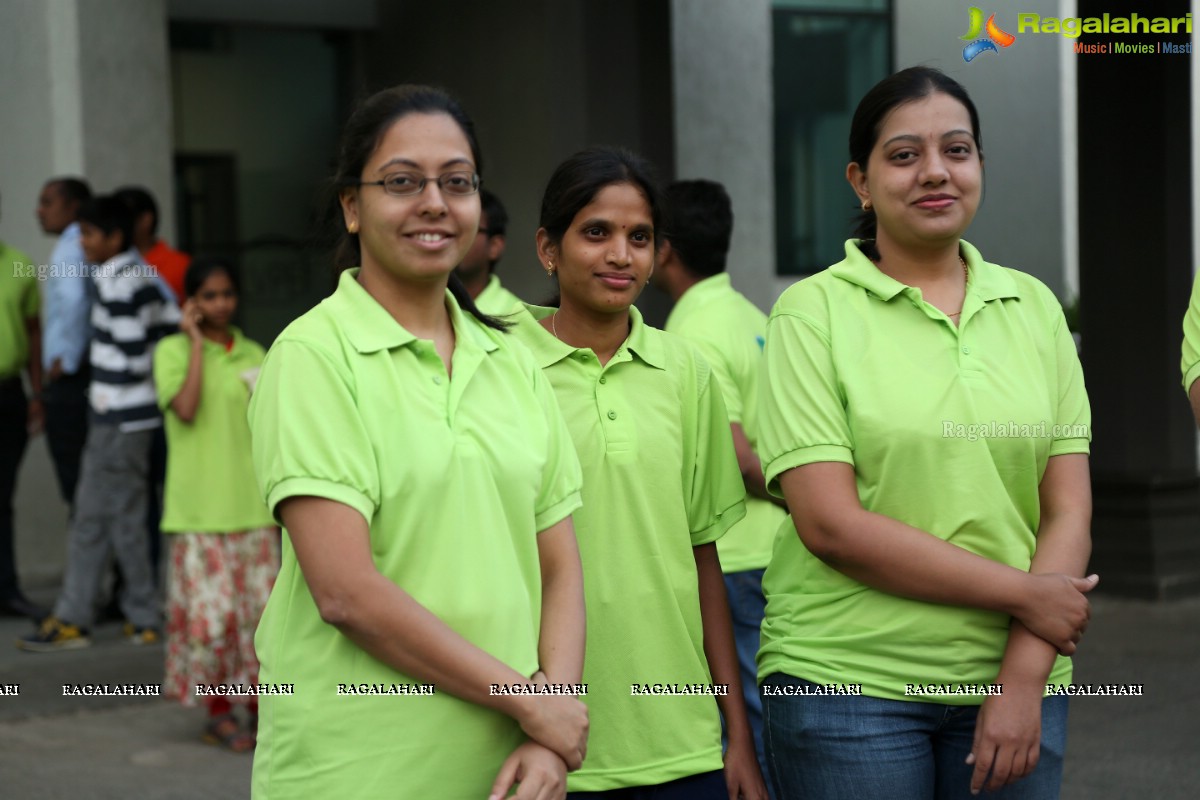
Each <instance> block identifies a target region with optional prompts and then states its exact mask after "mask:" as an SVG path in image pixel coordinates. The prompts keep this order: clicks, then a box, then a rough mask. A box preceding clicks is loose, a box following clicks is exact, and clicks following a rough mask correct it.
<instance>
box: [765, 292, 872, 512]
mask: <svg viewBox="0 0 1200 800" xmlns="http://www.w3.org/2000/svg"><path fill="white" fill-rule="evenodd" d="M763 357H764V359H765V363H764V364H763V372H762V378H761V385H760V389H759V435H758V445H759V453H760V455H761V457H762V462H763V475H764V477H765V478H766V481H767V488H768V489H769V490H770V492H771V493H772V494H773V495H775V496H777V497H782V496H783V495H782V492H781V490H780V488H779V476H780V475H782V474H783V473H784V472H787V471H788V470H789V469H792V468H794V467H799V466H803V465H805V464H813V463H816V462H819V461H840V462H843V463H846V464H851V465H853V464H854V453H853V450H854V444H853V438H852V437H851V433H850V423H849V420H848V419H847V416H846V407H845V403H844V402H843V399H842V396H841V391H840V389H839V388H838V386H839V384H838V376H837V369H836V367H835V366H834V361H833V350H832V347H831V343H830V340H829V335H828V333H827V332H825V331H822V330H821V329H819V328H818V327H817V326H816V324H815V323H814V322H813V321H811V320H809V319H807V318H805V317H802V316H800V315H797V314H792V313H788V312H783V313H780V312H778V311H777V312H776V313H774V314H772V315H771V319H770V320H769V321H768V322H767V342H766V346H765V349H764V356H763Z"/></svg>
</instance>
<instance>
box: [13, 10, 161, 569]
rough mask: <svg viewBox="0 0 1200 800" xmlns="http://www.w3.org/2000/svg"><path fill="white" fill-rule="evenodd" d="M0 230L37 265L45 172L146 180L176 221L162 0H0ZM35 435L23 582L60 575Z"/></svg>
mask: <svg viewBox="0 0 1200 800" xmlns="http://www.w3.org/2000/svg"><path fill="white" fill-rule="evenodd" d="M0 97H3V98H4V106H5V119H4V132H3V134H2V139H0V141H2V142H3V144H2V146H0V238H3V239H4V240H5V241H8V242H11V243H12V244H13V245H15V246H16V247H19V248H21V249H23V250H25V251H27V252H28V253H29V254H30V256H31V257H32V258H33V259H34V260H35V261H37V262H39V263H41V262H44V261H45V260H46V259H47V258H48V257H49V254H50V249H51V247H52V246H53V241H52V240H51V239H50V238H49V237H47V236H45V235H44V234H43V233H42V231H41V229H40V228H39V227H38V224H37V221H36V219H35V218H34V214H33V211H34V207H35V204H36V201H37V195H38V192H39V191H40V190H41V187H42V185H43V183H44V182H45V181H46V179H47V178H49V177H51V176H54V175H63V174H75V175H83V176H84V177H86V178H87V179H88V180H89V181H90V182H91V184H92V187H93V189H94V190H96V191H100V192H107V191H111V190H112V189H114V188H116V187H117V186H118V185H120V184H125V183H137V184H142V185H144V186H146V187H147V188H149V189H150V191H152V192H153V193H154V194H155V196H156V197H157V198H158V200H159V206H160V216H161V218H162V219H161V226H160V233H162V234H163V235H164V236H165V238H167V239H171V237H172V235H173V233H174V231H173V219H174V198H173V194H172V141H171V101H170V62H169V60H168V57H167V22H166V12H165V5H164V2H163V0H106V1H105V2H103V3H98V2H91V1H90V0H48V2H43V0H5V2H4V3H3V4H2V5H0ZM43 441H44V440H43V439H41V438H38V439H34V440H33V441H31V442H30V444H29V447H28V450H27V451H26V457H25V462H24V464H23V467H22V472H21V476H20V478H19V484H18V491H17V508H16V525H17V565H18V569H19V570H20V572H21V575H22V579H23V580H24V581H25V583H26V584H29V583H33V584H35V585H36V584H37V583H39V582H42V581H45V580H51V579H54V578H55V577H57V575H58V574H59V573H60V572H61V568H62V567H61V565H62V558H63V536H64V534H65V526H66V510H65V507H64V506H63V505H62V504H61V503H60V502H59V500H58V490H57V486H56V484H55V482H54V477H53V473H52V470H51V468H50V462H49V457H48V455H47V453H46V448H45V445H44V443H43Z"/></svg>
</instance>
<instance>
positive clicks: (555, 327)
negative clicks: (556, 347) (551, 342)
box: [550, 309, 562, 342]
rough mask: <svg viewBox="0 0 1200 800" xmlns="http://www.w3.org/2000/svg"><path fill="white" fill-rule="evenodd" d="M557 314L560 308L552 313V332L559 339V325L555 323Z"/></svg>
mask: <svg viewBox="0 0 1200 800" xmlns="http://www.w3.org/2000/svg"><path fill="white" fill-rule="evenodd" d="M557 316H558V309H555V310H554V313H553V314H551V315H550V332H551V333H553V334H554V338H555V339H558V326H556V325H555V324H554V318H555V317H557ZM558 340H559V341H560V342H561V341H562V339H558Z"/></svg>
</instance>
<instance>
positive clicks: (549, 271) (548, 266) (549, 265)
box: [546, 261, 554, 278]
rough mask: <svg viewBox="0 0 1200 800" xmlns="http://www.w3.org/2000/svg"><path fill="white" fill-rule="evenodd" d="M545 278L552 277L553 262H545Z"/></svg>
mask: <svg viewBox="0 0 1200 800" xmlns="http://www.w3.org/2000/svg"><path fill="white" fill-rule="evenodd" d="M546 277H547V278H553V277H554V262H553V261H547V262H546Z"/></svg>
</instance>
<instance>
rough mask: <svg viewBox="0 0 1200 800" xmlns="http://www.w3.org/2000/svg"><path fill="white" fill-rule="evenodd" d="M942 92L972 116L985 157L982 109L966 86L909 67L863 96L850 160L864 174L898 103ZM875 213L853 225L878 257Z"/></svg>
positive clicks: (936, 72)
mask: <svg viewBox="0 0 1200 800" xmlns="http://www.w3.org/2000/svg"><path fill="white" fill-rule="evenodd" d="M934 92H941V93H942V94H947V95H949V96H950V97H953V98H954V99H955V100H957V101H958V102H960V103H962V104H963V106H964V107H965V108H966V109H967V114H969V115H970V117H971V134H972V135H973V136H974V137H975V149H976V151H977V152H978V153H979V157H980V158H981V159H982V158H983V137H982V135H981V134H980V131H979V112H978V111H977V110H976V109H975V103H973V102H972V101H971V97H970V95H968V94H967V90H966V89H965V88H963V85H962V84H961V83H959V82H958V81H956V80H954V79H953V78H951V77H950V76H949V75H947V74H946V73H944V72H942V71H941V70H939V69H934V68H933V67H909V68H908V69H904V70H901V71H899V72H897V73H895V74H894V75H889V76H888V77H886V78H884V79H883V80H881V81H880V82H879V83H877V84H875V85H874V86H873V87H872V88H871V91H869V92H867V93H866V94H865V95H863V99H862V100H860V101H859V103H858V108H857V109H855V111H854V119H853V120H852V121H851V122H850V160H851V161H853V162H854V163H855V164H858V167H859V169H861V170H862V171H863V172H864V173H865V172H866V171H867V162H868V161H869V160H870V158H871V151H872V150H874V149H875V143H876V142H877V141H878V140H879V132H880V128H882V127H883V120H884V118H885V117H886V116H887V115H888V114H889V113H890V112H891V111H892V110H893V109H894V108H896V107H897V106H900V105H903V104H905V103H909V102H912V101H913V100H920V99H921V98H923V97H928V96H929V95H931V94H933V93H934ZM875 228H876V219H875V212H874V211H872V210H867V211H863V212H862V213H861V214H860V215H859V216H858V219H857V221H856V222H855V225H854V236H855V237H857V238H859V239H863V240H864V241H863V243H862V245H860V248H861V249H862V251H863V253H865V254H866V256H867V257H868V258H870V259H873V260H876V261H877V260H879V249H878V248H877V247H876V246H875Z"/></svg>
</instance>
